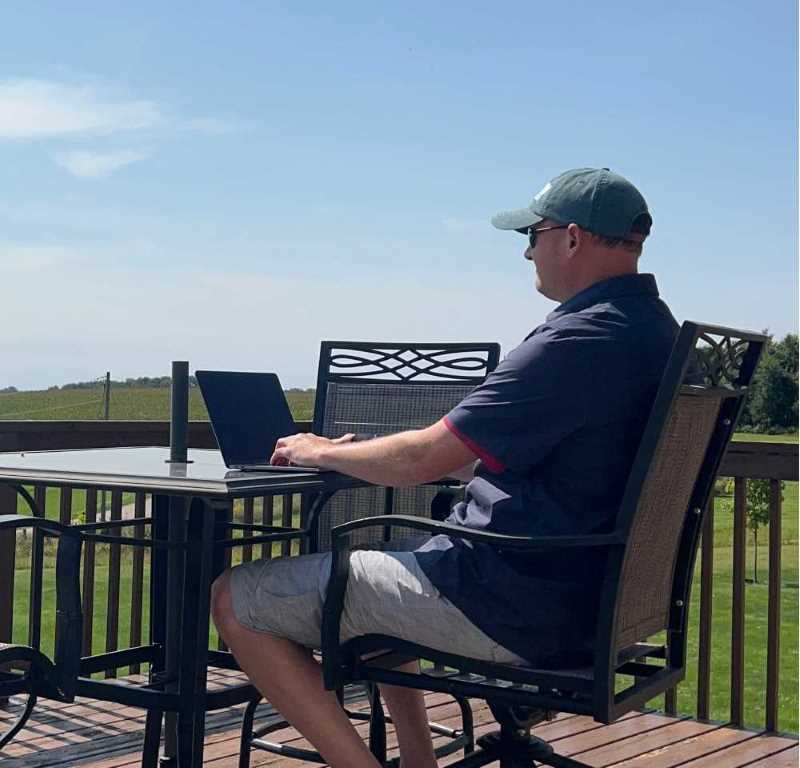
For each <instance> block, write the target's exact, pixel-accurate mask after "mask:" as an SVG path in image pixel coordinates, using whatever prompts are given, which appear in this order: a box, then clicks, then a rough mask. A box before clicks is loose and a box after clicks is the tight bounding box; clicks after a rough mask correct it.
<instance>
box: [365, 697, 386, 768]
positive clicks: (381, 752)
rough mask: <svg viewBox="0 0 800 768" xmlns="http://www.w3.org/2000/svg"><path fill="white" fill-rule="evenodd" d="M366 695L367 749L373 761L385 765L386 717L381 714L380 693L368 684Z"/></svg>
mask: <svg viewBox="0 0 800 768" xmlns="http://www.w3.org/2000/svg"><path fill="white" fill-rule="evenodd" d="M366 688H367V695H368V696H369V702H370V717H369V749H370V752H372V754H373V755H374V756H375V759H376V760H377V761H378V762H379V763H380V764H381V765H385V764H386V715H384V713H383V703H382V702H381V692H380V690H379V689H378V686H377V685H374V684H373V683H368V684H367V686H366Z"/></svg>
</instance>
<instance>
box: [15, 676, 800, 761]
mask: <svg viewBox="0 0 800 768" xmlns="http://www.w3.org/2000/svg"><path fill="white" fill-rule="evenodd" d="M236 674H237V673H231V672H229V671H222V670H221V671H220V673H219V674H218V675H216V676H215V678H214V680H213V681H212V683H214V684H216V683H221V682H222V681H223V680H224V679H226V678H230V677H231V676H235V675H236ZM21 705H22V699H16V698H15V699H12V701H11V703H10V704H9V706H8V707H7V708H0V728H2V727H3V726H4V724H5V723H7V722H9V721H10V720H11V719H12V718H13V717H14V716H15V712H16V711H17V710H18V708H19V707H20V706H21ZM426 705H427V707H428V712H429V717H430V718H431V719H432V720H435V721H437V722H439V723H442V724H444V725H448V726H450V727H454V728H455V727H458V725H459V723H460V715H459V710H458V707H457V706H456V705H455V704H454V703H453V702H452V699H450V698H449V697H448V696H446V695H445V694H429V695H428V696H427V697H426ZM350 706H351V707H352V708H354V709H363V708H365V707H366V703H365V702H364V701H363V700H361V701H358V700H354V701H352V702H351V703H350ZM242 710H243V707H241V706H240V707H232V708H231V709H228V710H224V711H220V712H212V713H209V715H208V717H207V727H206V739H205V759H204V768H236V766H237V764H238V754H239V723H240V720H241V714H242ZM473 713H474V718H475V732H476V736H479V735H481V734H483V733H487V732H489V731H491V730H494V729H495V728H496V726H495V724H494V722H493V720H492V717H491V712H490V711H489V709H488V707H486V705H485V704H484V703H483V702H478V701H476V702H474V703H473ZM270 716H271V713H270V711H269V709H268V708H267V707H266V705H264V706H262V709H261V710H260V719H259V722H260V721H261V719H263V718H264V717H270ZM367 727H368V726H367V724H366V723H358V724H357V730H358V731H359V733H361V734H362V735H363V736H366V732H367ZM143 728H144V713H143V712H142V711H141V710H138V709H134V708H132V707H122V706H118V705H107V704H102V703H97V702H88V701H81V700H78V701H76V702H74V703H72V704H60V703H57V702H47V701H45V702H40V703H39V706H38V707H37V709H36V711H35V713H34V715H33V717H32V718H31V720H30V721H29V723H28V726H27V727H26V728H25V729H24V730H23V731H22V732H21V733H20V734H19V735H18V736H17V738H16V739H15V740H14V742H13V743H12V744H10V745H9V746H8V747H7V748H6V749H5V751H4V752H3V753H2V754H1V755H0V768H136V767H137V766H138V765H139V764H140V760H141V754H140V750H141V743H142V735H143ZM534 732H535V733H536V735H538V736H540V737H541V738H543V739H546V740H547V741H548V742H550V743H551V744H552V745H553V747H554V748H555V749H556V751H557V752H559V753H560V754H563V755H568V756H570V757H573V758H574V759H576V760H580V761H582V762H584V763H586V764H587V765H590V766H593V767H594V768H677V766H684V765H686V767H687V768H710V767H711V766H713V767H714V768H744V766H747V768H795V766H797V764H798V756H800V751H799V750H798V745H797V740H796V739H792V738H786V737H783V736H776V735H774V734H760V733H754V732H752V731H745V730H741V729H737V728H731V727H726V726H724V725H720V724H715V723H700V722H697V721H695V720H691V719H688V718H674V717H667V716H665V715H662V714H656V713H631V714H629V715H626V716H625V717H623V718H621V719H620V720H618V721H617V722H616V723H613V724H612V725H607V726H606V725H602V724H600V723H596V722H594V721H593V720H592V719H591V718H588V717H582V716H578V715H566V714H561V715H558V716H557V717H556V718H555V719H554V720H552V721H549V722H545V723H542V724H540V725H539V726H537V728H536V729H535V731H534ZM269 738H270V739H272V740H273V741H280V742H281V743H290V744H292V745H293V746H309V745H308V743H307V742H306V741H305V740H304V739H303V738H302V736H300V734H298V733H297V732H296V731H295V730H293V729H292V728H285V729H283V730H281V731H277V732H275V733H274V734H271V735H270V737H269ZM443 740H444V737H437V738H436V742H437V743H443ZM387 747H388V751H389V755H390V756H395V755H396V754H397V742H396V739H395V735H394V731H393V729H392V728H391V727H390V729H389V733H388V736H387ZM457 759H458V755H452V756H448V757H447V758H443V759H442V760H441V761H440V765H441V766H446V765H449V764H450V763H452V762H455V761H456V760H457ZM251 765H252V766H253V768H260V767H262V766H264V767H267V768H311V766H312V765H313V764H312V763H301V762H298V761H295V760H289V759H287V758H285V757H281V756H278V755H272V754H270V753H266V752H262V751H254V752H253V755H252V761H251ZM494 765H496V764H494Z"/></svg>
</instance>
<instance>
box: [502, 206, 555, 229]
mask: <svg viewBox="0 0 800 768" xmlns="http://www.w3.org/2000/svg"><path fill="white" fill-rule="evenodd" d="M543 219H544V216H540V215H539V214H538V213H534V212H533V211H532V210H531V209H530V208H520V209H519V210H518V211H503V212H502V213H498V214H497V215H496V216H492V224H493V225H494V226H495V227H497V229H516V230H517V231H518V232H519V231H522V232H527V229H528V227H532V226H533V225H534V224H538V223H539V222H540V221H542V220H543Z"/></svg>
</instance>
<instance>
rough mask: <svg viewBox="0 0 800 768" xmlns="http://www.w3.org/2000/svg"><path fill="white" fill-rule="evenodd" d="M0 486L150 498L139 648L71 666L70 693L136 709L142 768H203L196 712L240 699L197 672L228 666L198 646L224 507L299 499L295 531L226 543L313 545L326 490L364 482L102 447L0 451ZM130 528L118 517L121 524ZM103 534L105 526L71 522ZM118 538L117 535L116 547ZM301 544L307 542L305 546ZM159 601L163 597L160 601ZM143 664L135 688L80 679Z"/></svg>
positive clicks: (192, 453)
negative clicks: (302, 512)
mask: <svg viewBox="0 0 800 768" xmlns="http://www.w3.org/2000/svg"><path fill="white" fill-rule="evenodd" d="M0 484H3V485H9V486H19V485H31V484H43V485H46V486H48V487H50V486H68V487H72V488H83V489H88V488H95V489H117V490H123V491H143V492H148V493H151V494H152V516H151V518H150V519H149V521H148V522H150V524H151V539H152V544H153V547H152V551H151V552H152V553H151V558H150V590H151V600H150V642H149V644H147V645H143V646H140V647H138V648H131V649H126V650H121V651H113V652H106V653H100V654H96V655H93V656H86V657H84V658H83V659H82V660H81V667H80V670H81V671H80V677H79V679H78V685H77V695H78V696H82V697H88V698H92V699H96V700H102V701H109V702H116V703H119V704H123V705H128V706H134V707H140V708H144V709H146V710H147V722H146V726H145V740H144V748H143V751H142V767H143V768H155V766H156V765H158V764H159V747H160V737H161V726H162V717H164V716H165V715H166V729H165V748H164V753H163V754H162V756H161V758H160V763H161V765H162V766H164V765H167V766H177V767H178V768H189V767H190V766H191V767H192V768H199V767H200V766H202V763H203V736H204V730H205V713H206V711H210V710H214V709H220V708H223V707H227V706H230V705H232V704H236V703H241V702H244V701H248V700H249V699H250V698H252V697H253V696H254V695H257V694H256V692H255V689H254V688H253V687H252V686H250V685H249V684H245V683H240V684H238V685H233V686H229V687H226V688H223V689H221V690H214V691H208V690H207V677H206V675H207V667H208V665H209V664H210V665H212V666H218V667H224V668H229V669H236V668H237V666H236V662H235V660H234V659H233V657H232V655H231V654H230V653H228V652H224V651H214V650H209V648H208V645H209V643H208V639H209V628H210V625H209V622H210V618H209V603H210V591H211V584H212V582H213V580H214V578H215V577H216V575H217V574H218V573H219V572H220V571H221V570H222V568H223V567H224V547H226V546H227V547H230V546H234V541H233V539H228V538H226V537H227V536H228V535H229V533H228V531H229V528H228V527H227V526H228V523H229V518H228V510H229V509H230V503H231V501H232V500H233V499H235V498H236V499H239V498H245V497H254V496H268V495H277V494H291V493H304V494H309V507H308V514H307V515H306V516H305V517H306V520H307V524H306V526H305V527H304V528H300V529H291V530H289V529H287V528H281V527H275V526H258V525H249V526H242V525H241V524H237V525H239V527H240V528H243V530H245V533H247V532H248V531H249V532H252V533H254V534H256V535H254V536H248V537H247V538H237V539H236V540H235V545H236V546H239V545H242V544H245V543H259V542H262V543H263V542H266V541H288V540H290V539H300V538H302V537H303V536H308V537H309V540H312V541H313V536H314V530H315V524H316V518H317V516H318V515H319V512H320V511H321V509H322V507H323V506H324V505H325V503H326V502H327V500H328V499H329V498H330V497H331V496H332V495H333V494H334V493H335V492H336V491H338V490H340V489H343V488H355V487H360V486H364V485H367V483H364V482H363V481H361V480H357V479H355V478H352V477H348V476H346V475H341V474H338V473H335V472H320V473H311V472H297V473H295V472H278V471H275V472H270V471H265V472H240V471H234V470H229V469H227V468H226V467H225V465H224V463H223V462H222V459H221V457H220V454H219V452H218V451H212V450H199V449H190V450H189V453H188V460H187V461H186V462H181V463H171V462H169V449H168V448H158V447H150V448H109V449H106V448H102V449H86V450H63V451H41V452H25V453H7V454H0ZM124 522H127V523H130V521H124ZM82 527H83V528H85V529H87V531H88V530H95V531H96V530H102V529H104V528H113V527H114V524H113V522H112V523H111V525H109V523H95V524H91V525H89V526H82ZM121 540H122V539H121ZM312 546H313V544H312ZM164 597H165V598H166V599H164ZM137 663H145V664H149V665H150V677H149V683H148V684H147V685H136V684H132V683H125V682H122V681H109V680H94V679H92V678H91V675H92V673H95V672H101V671H104V670H108V669H116V668H120V667H123V666H127V665H130V664H137Z"/></svg>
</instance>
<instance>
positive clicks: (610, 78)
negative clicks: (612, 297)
mask: <svg viewBox="0 0 800 768" xmlns="http://www.w3.org/2000/svg"><path fill="white" fill-rule="evenodd" d="M9 5H10V4H3V7H2V8H0V28H2V29H3V30H4V31H5V33H6V34H5V35H4V36H3V37H4V44H3V46H2V47H0V270H2V272H0V274H2V275H3V285H4V287H5V288H6V290H4V291H3V294H4V297H3V301H2V302H1V303H0V320H2V324H3V327H4V328H5V329H6V332H5V333H4V334H2V336H0V354H2V359H3V361H4V364H3V365H2V366H0V387H3V386H7V385H10V384H13V385H15V386H18V387H21V388H38V387H44V386H47V385H50V384H60V383H64V382H67V381H73V380H86V379H90V378H94V377H96V376H99V375H101V374H102V373H103V372H104V371H106V370H111V372H112V375H113V376H114V378H124V377H126V376H137V375H159V374H166V373H168V371H169V363H170V360H172V359H188V360H189V361H190V363H191V366H192V368H195V367H197V368H199V367H228V368H241V369H254V370H275V371H277V372H278V373H279V374H280V375H281V378H282V380H283V382H284V384H285V385H286V386H311V385H313V382H314V378H315V366H316V357H317V352H318V348H319V341H320V340H321V339H326V338H328V339H330V338H360V339H372V340H431V341H443V340H496V341H499V342H501V344H502V346H503V349H504V350H506V351H507V350H509V349H510V348H512V347H513V346H514V345H515V344H516V343H517V342H518V341H519V340H520V339H521V338H522V337H523V336H524V335H525V334H526V333H527V332H528V331H529V330H530V329H531V328H532V327H534V326H535V325H536V324H538V323H539V322H540V321H541V320H542V319H543V317H544V315H545V314H546V313H547V312H548V311H550V310H551V309H552V308H553V305H552V304H551V303H550V302H549V301H547V300H546V299H544V298H543V297H541V296H538V295H537V294H536V293H535V292H534V290H533V274H532V270H531V265H529V264H527V263H525V262H524V261H523V259H522V258H521V256H522V251H523V242H524V241H523V239H522V238H521V237H518V236H516V235H514V234H509V233H504V232H498V231H495V230H493V228H492V227H491V226H490V225H489V224H488V219H489V217H490V216H491V215H492V214H493V213H495V212H497V211H498V210H502V209H507V208H516V207H521V206H522V205H526V204H527V203H528V202H529V201H530V198H531V197H532V196H533V194H534V193H535V192H536V191H538V190H539V189H540V188H541V187H542V186H543V184H544V182H545V181H547V180H548V179H549V178H551V177H552V176H555V175H556V174H558V173H560V172H561V171H563V170H565V169H567V168H570V167H579V166H586V165H594V166H608V167H611V168H612V169H614V170H616V171H618V172H619V173H622V174H623V175H625V176H627V177H629V178H630V179H631V180H632V181H633V182H634V183H635V184H637V186H639V188H640V189H641V190H642V192H643V193H644V195H645V197H646V198H647V199H648V202H649V204H650V208H651V211H652V213H653V218H654V221H655V224H654V228H653V234H652V236H651V238H650V239H649V240H648V243H647V245H646V249H645V255H644V257H643V261H642V263H641V269H642V271H652V272H655V273H656V275H657V277H658V280H659V285H660V287H661V291H662V295H663V296H664V297H665V299H666V300H667V301H668V303H669V304H670V306H671V307H672V309H673V312H674V314H675V315H676V317H677V318H678V319H679V320H683V319H693V320H703V321H709V322H714V323H717V324H729V325H738V326H742V327H751V328H756V329H760V328H765V327H766V328H769V329H770V330H771V331H772V332H773V333H775V334H776V335H778V336H782V335H784V334H785V333H788V332H796V331H797V317H798V300H797V294H798V287H797V282H798V277H797V11H796V4H795V3H793V2H788V1H785V2H784V1H780V2H779V1H777V0H766V2H758V3H756V2H724V3H723V2H716V1H714V0H709V1H707V2H703V3H689V2H673V3H669V4H666V3H650V4H642V3H633V2H629V3H623V2H605V3H590V2H561V3H547V4H545V3H536V2H530V1H529V2H519V3H517V2H514V3H495V4H490V3H477V2H460V3H451V2H440V3H436V4H431V3H419V2H406V3H403V4H399V3H388V2H371V3H367V2H339V3H336V4H328V3H321V2H320V3H300V2H298V3H277V2H246V3H245V2H238V3H233V2H232V3H226V4H219V3H207V2H192V3H188V2H185V3H184V2H172V3H169V4H162V3H150V2H140V3H138V4H135V5H134V4H132V3H121V2H114V3H90V2H83V3H81V2H73V3H70V4H68V7H67V4H59V3H54V2H50V3H37V2H31V1H29V0H26V2H24V3H22V2H18V3H16V4H14V5H15V7H9Z"/></svg>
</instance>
